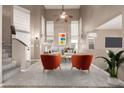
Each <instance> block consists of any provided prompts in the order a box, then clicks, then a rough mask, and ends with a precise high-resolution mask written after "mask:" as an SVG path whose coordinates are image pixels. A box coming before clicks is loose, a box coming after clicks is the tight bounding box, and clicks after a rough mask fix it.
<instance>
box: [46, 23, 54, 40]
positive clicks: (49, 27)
mask: <svg viewBox="0 0 124 93" xmlns="http://www.w3.org/2000/svg"><path fill="white" fill-rule="evenodd" d="M46 40H47V42H53V40H54V21H47V22H46Z"/></svg>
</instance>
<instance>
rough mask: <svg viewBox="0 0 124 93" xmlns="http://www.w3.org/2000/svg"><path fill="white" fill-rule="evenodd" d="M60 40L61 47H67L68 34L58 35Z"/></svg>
mask: <svg viewBox="0 0 124 93" xmlns="http://www.w3.org/2000/svg"><path fill="white" fill-rule="evenodd" d="M58 38H59V41H58V43H59V45H66V33H59V34H58Z"/></svg>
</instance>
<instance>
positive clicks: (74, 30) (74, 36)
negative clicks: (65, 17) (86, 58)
mask: <svg viewBox="0 0 124 93" xmlns="http://www.w3.org/2000/svg"><path fill="white" fill-rule="evenodd" d="M78 35H79V32H78V21H71V44H72V47H73V48H74V49H76V50H77V49H78Z"/></svg>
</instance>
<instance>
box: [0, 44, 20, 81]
mask: <svg viewBox="0 0 124 93" xmlns="http://www.w3.org/2000/svg"><path fill="white" fill-rule="evenodd" d="M19 71H20V68H19V67H18V66H17V65H16V64H15V63H12V47H11V45H7V44H5V43H2V74H3V75H2V76H3V82H4V81H6V80H8V79H10V78H12V77H13V76H14V75H15V74H17V73H18V72H19Z"/></svg>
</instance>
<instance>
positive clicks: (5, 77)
mask: <svg viewBox="0 0 124 93" xmlns="http://www.w3.org/2000/svg"><path fill="white" fill-rule="evenodd" d="M19 72H20V68H16V69H13V70H10V71H9V72H6V73H4V74H3V81H6V80H8V79H10V78H12V77H14V76H15V75H16V74H18V73H19Z"/></svg>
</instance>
